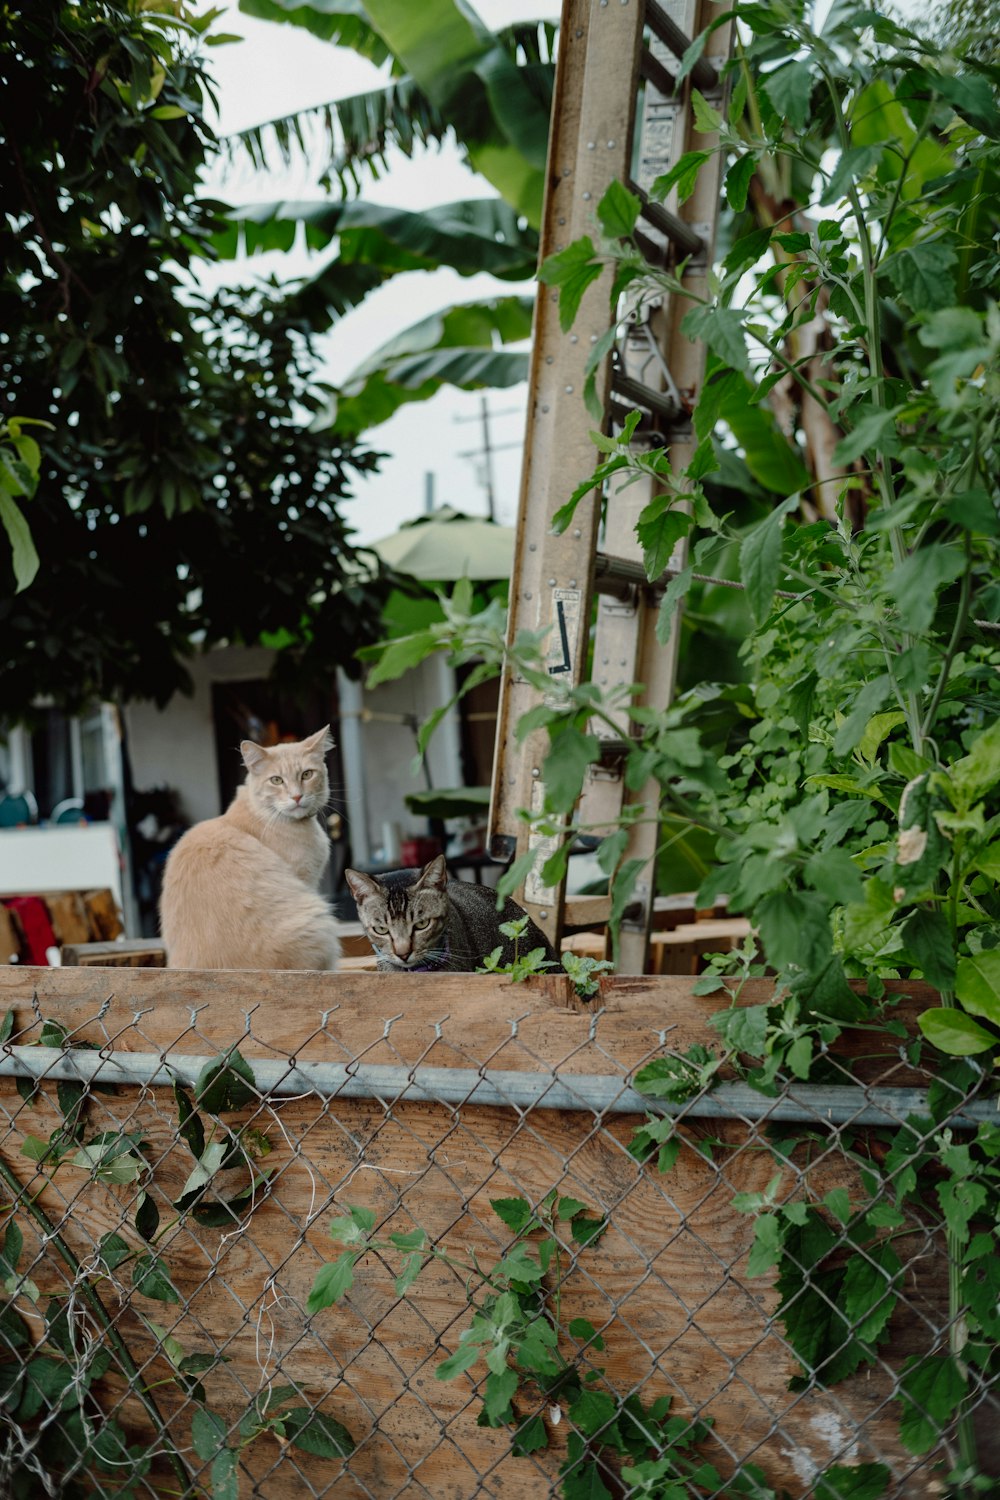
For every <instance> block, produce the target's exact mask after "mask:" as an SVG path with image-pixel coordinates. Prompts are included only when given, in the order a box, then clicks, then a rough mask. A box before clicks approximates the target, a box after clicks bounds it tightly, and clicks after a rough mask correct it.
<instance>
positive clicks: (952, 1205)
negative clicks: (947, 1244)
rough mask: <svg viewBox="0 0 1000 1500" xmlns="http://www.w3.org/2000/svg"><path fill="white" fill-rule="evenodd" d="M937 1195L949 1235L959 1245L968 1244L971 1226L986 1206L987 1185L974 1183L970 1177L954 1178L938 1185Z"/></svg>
mask: <svg viewBox="0 0 1000 1500" xmlns="http://www.w3.org/2000/svg"><path fill="white" fill-rule="evenodd" d="M937 1194H938V1202H939V1203H940V1204H941V1212H942V1213H943V1214H944V1217H945V1223H946V1224H947V1226H948V1231H949V1234H951V1236H952V1237H953V1239H955V1240H956V1241H958V1242H959V1243H965V1242H967V1241H968V1238H969V1224H970V1223H971V1221H972V1220H973V1219H975V1218H978V1217H979V1216H980V1215H981V1214H982V1212H983V1210H984V1208H985V1206H986V1200H987V1196H988V1189H987V1187H986V1184H985V1183H982V1182H972V1181H971V1180H970V1179H969V1178H968V1177H952V1178H949V1179H948V1180H947V1181H946V1182H942V1183H939V1184H938V1190H937Z"/></svg>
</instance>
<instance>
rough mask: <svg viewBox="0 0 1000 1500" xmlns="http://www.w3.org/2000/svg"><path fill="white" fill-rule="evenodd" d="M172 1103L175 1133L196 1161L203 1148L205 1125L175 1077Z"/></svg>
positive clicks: (188, 1095)
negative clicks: (175, 1115)
mask: <svg viewBox="0 0 1000 1500" xmlns="http://www.w3.org/2000/svg"><path fill="white" fill-rule="evenodd" d="M174 1103H175V1104H176V1105H177V1133H178V1135H179V1136H180V1138H181V1140H182V1141H185V1142H186V1143H187V1145H188V1147H189V1148H190V1151H191V1154H192V1156H193V1157H194V1158H195V1160H196V1161H197V1159H198V1158H199V1157H200V1156H201V1153H202V1152H203V1151H204V1149H205V1127H204V1125H203V1124H202V1122H201V1116H200V1115H199V1114H198V1113H197V1111H196V1110H195V1107H194V1105H193V1104H192V1102H191V1095H190V1094H189V1093H188V1091H187V1089H185V1088H182V1087H181V1085H180V1084H179V1083H178V1082H177V1081H176V1079H175V1080H174Z"/></svg>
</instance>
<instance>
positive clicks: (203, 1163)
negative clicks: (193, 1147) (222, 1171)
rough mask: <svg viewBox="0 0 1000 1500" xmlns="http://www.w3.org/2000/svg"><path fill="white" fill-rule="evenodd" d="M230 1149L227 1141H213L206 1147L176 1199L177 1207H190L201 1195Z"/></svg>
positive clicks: (175, 1205) (175, 1204)
mask: <svg viewBox="0 0 1000 1500" xmlns="http://www.w3.org/2000/svg"><path fill="white" fill-rule="evenodd" d="M228 1150H229V1145H228V1142H226V1141H212V1142H211V1143H210V1144H209V1145H207V1146H206V1147H205V1149H204V1151H203V1152H202V1155H201V1157H200V1159H199V1160H198V1162H197V1163H196V1165H195V1166H194V1167H193V1168H192V1170H191V1172H190V1174H189V1175H188V1179H187V1181H186V1182H185V1184H184V1186H183V1188H182V1189H181V1193H180V1197H179V1198H177V1199H175V1201H174V1207H175V1208H188V1207H189V1206H190V1205H191V1204H192V1203H194V1202H195V1200H196V1199H197V1198H199V1197H200V1196H201V1194H202V1193H203V1192H204V1191H205V1189H206V1188H207V1187H208V1185H209V1183H210V1182H211V1181H212V1178H213V1177H214V1176H215V1174H216V1172H218V1170H219V1168H220V1167H221V1166H222V1163H223V1160H224V1159H225V1157H226V1155H227V1152H228Z"/></svg>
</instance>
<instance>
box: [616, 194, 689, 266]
mask: <svg viewBox="0 0 1000 1500" xmlns="http://www.w3.org/2000/svg"><path fill="white" fill-rule="evenodd" d="M628 187H629V191H630V192H632V193H634V194H635V195H636V197H637V198H638V199H639V202H640V203H641V204H642V209H641V212H642V217H643V218H644V219H645V220H646V222H647V224H652V226H653V228H654V229H658V230H659V231H660V233H661V234H665V235H666V237H667V239H668V240H670V242H671V244H674V245H676V246H677V248H678V250H683V251H684V252H685V253H686V254H687V255H698V254H700V253H701V251H703V250H704V248H705V241H704V240H703V239H702V237H701V235H700V234H696V233H695V231H694V230H693V229H692V228H691V225H690V224H685V222H684V220H683V219H679V218H678V217H677V215H676V214H672V213H671V212H670V210H669V209H667V208H664V207H663V206H662V205H661V204H659V203H651V202H650V201H649V197H648V195H647V194H646V193H644V192H643V190H642V188H641V187H637V186H636V184H635V183H634V182H630V183H629V184H628Z"/></svg>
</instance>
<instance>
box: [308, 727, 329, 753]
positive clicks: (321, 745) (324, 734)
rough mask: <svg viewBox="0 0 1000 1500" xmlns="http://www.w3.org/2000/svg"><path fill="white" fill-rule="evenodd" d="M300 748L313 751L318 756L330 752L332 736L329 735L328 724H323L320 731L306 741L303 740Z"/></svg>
mask: <svg viewBox="0 0 1000 1500" xmlns="http://www.w3.org/2000/svg"><path fill="white" fill-rule="evenodd" d="M302 746H303V749H305V750H315V751H316V752H317V754H319V755H325V754H326V752H327V751H328V750H332V749H333V735H332V734H331V733H330V726H329V724H324V725H323V728H322V729H318V730H317V731H316V733H315V734H311V735H310V736H309V738H308V739H307V740H303V741H302Z"/></svg>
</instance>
